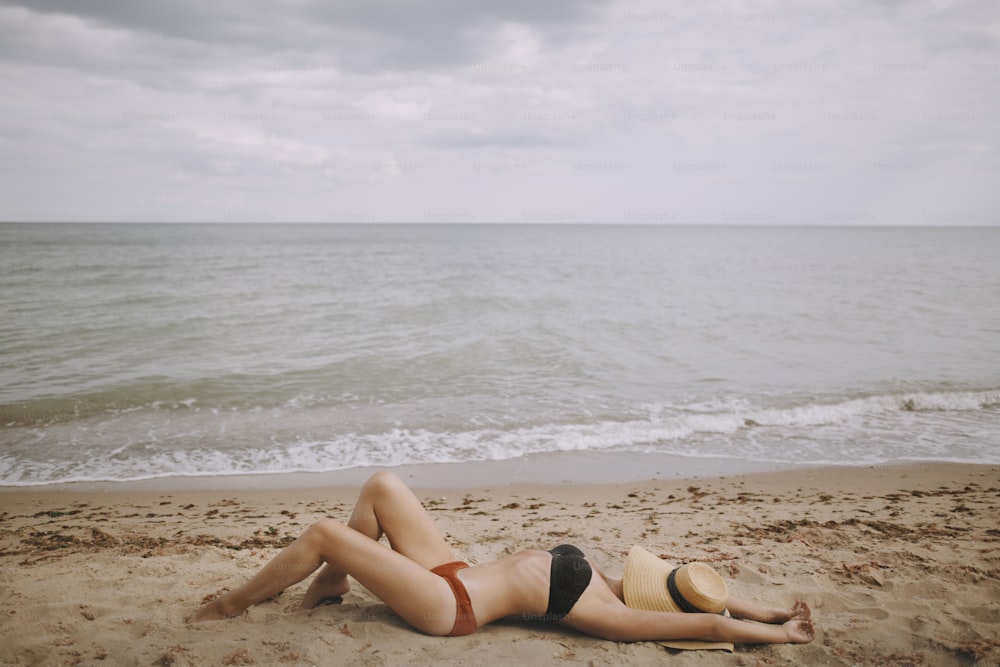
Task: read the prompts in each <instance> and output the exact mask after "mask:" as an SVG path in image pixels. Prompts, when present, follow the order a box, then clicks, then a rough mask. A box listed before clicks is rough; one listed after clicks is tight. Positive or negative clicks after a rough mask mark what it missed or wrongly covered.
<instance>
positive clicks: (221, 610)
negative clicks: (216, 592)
mask: <svg viewBox="0 0 1000 667" xmlns="http://www.w3.org/2000/svg"><path fill="white" fill-rule="evenodd" d="M225 597H226V596H225V595H220V596H219V597H217V598H215V599H214V600H211V601H209V602H206V603H205V604H203V605H202V606H201V608H200V609H199V610H198V611H196V612H195V613H193V614H191V615H190V616H188V618H187V621H188V623H202V622H204V621H221V620H222V619H224V618H233V617H235V616H239V615H240V614H241V613H242V612H243V610H239V611H236V610H232V609H230V608H229V607H228V605H226V603H225Z"/></svg>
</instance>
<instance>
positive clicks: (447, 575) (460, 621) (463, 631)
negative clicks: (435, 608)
mask: <svg viewBox="0 0 1000 667" xmlns="http://www.w3.org/2000/svg"><path fill="white" fill-rule="evenodd" d="M467 567H469V565H468V563H463V562H462V561H460V560H456V561H452V562H451V563H445V564H444V565H438V566H437V567H436V568H434V569H433V570H431V572H433V573H434V574H436V575H437V576H439V577H441V578H442V579H444V580H445V581H447V582H448V585H449V586H451V590H452V592H453V593H454V594H455V625H454V626H452V628H451V632H449V633H448V636H449V637H458V636H460V635H468V634H472V633H473V632H475V631H476V630H478V629H479V625H478V624H477V623H476V615H475V613H473V611H472V601H471V600H469V592H468V591H467V590H465V584H463V583H462V580H461V579H459V578H458V574H457V573H458V571H459V570H464V569H465V568H467Z"/></svg>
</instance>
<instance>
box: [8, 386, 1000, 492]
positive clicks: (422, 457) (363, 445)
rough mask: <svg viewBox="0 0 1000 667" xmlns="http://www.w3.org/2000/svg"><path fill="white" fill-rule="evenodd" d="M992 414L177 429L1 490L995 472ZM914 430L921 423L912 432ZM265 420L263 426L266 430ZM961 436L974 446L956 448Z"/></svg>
mask: <svg viewBox="0 0 1000 667" xmlns="http://www.w3.org/2000/svg"><path fill="white" fill-rule="evenodd" d="M183 403H185V402H181V403H179V405H183ZM188 407H190V406H188ZM997 407H1000V390H988V391H949V392H915V393H901V394H887V395H877V396H865V397H858V398H850V399H846V400H840V401H830V402H808V403H804V404H802V405H790V406H788V407H781V408H773V407H772V408H760V407H753V406H750V405H747V403H746V401H733V400H731V401H720V402H717V403H700V404H688V405H676V404H660V405H652V406H646V408H645V409H646V410H647V411H648V413H647V414H645V415H643V416H640V415H638V414H631V415H620V416H619V418H614V419H610V418H603V419H593V420H588V421H570V422H566V421H559V422H555V421H550V422H545V423H540V424H528V425H523V426H517V427H492V428H466V429H454V430H439V429H428V428H406V427H402V426H400V427H396V428H389V429H385V430H381V431H378V432H372V433H362V432H348V433H338V434H330V435H324V434H318V435H312V436H288V435H285V436H278V435H275V434H272V435H270V436H269V437H265V438H262V440H266V441H267V442H262V443H261V444H246V443H243V444H240V445H237V446H233V447H230V448H223V447H222V446H221V445H220V444H219V443H218V442H205V439H204V437H202V436H200V435H199V432H198V431H197V429H193V428H191V426H190V424H184V423H175V424H173V426H172V429H173V430H171V431H169V432H162V433H158V434H156V435H155V436H154V437H149V438H146V439H136V440H132V441H130V442H127V443H116V444H114V445H110V444H107V445H105V446H103V447H102V446H98V444H97V442H96V440H102V441H103V440H106V439H107V438H108V437H109V433H107V432H98V437H97V438H96V439H95V442H77V443H76V446H73V447H65V448H63V450H62V454H63V455H62V456H60V457H52V456H34V455H32V452H33V451H34V449H33V448H32V447H29V446H24V447H21V448H20V449H21V451H20V452H18V453H17V454H13V453H11V452H10V451H9V448H8V451H7V452H5V453H4V455H2V456H0V485H4V486H32V485H39V484H52V483H63V482H75V481H88V482H91V481H132V480H141V479H152V478H158V477H173V476H210V475H249V474H270V473H290V472H326V471H334V470H342V469H348V468H357V467H368V466H388V467H392V466H399V465H408V464H435V463H459V462H470V461H494V460H504V459H512V458H517V457H522V456H526V455H531V454H542V453H554V452H579V451H613V450H622V451H633V452H642V453H653V454H655V453H662V454H665V455H675V456H687V457H702V458H727V459H737V460H747V461H760V462H774V463H814V464H823V465H825V464H872V463H886V462H892V461H898V460H960V461H967V462H977V463H998V462H1000V452H994V451H991V450H989V449H988V448H983V447H978V448H977V447H975V446H968V445H964V444H962V441H963V440H969V441H972V442H978V441H981V440H983V439H984V438H983V437H981V436H983V435H985V434H988V433H990V432H991V430H992V429H995V414H993V411H994V410H995V409H996V408H997ZM178 409H181V408H178ZM126 416H127V415H126ZM203 416H204V415H203ZM290 417H291V418H294V415H290ZM116 418H117V419H122V418H123V415H122V414H118V415H117V416H116ZM913 419H918V420H920V421H919V423H918V424H913V423H910V422H912V420H913ZM173 421H178V420H176V419H174V420H173ZM180 421H183V420H180ZM268 421H269V418H265V419H263V420H262V422H261V423H266V422H268ZM259 426H260V424H259V423H258V424H257V425H256V426H255V428H259ZM935 429H938V430H940V431H941V435H940V436H935V435H934V433H935ZM959 431H961V432H963V433H964V434H965V435H968V436H971V437H970V438H965V439H963V438H957V439H956V437H955V433H956V432H959ZM33 432H34V434H35V435H33V436H32V437H38V435H37V434H38V432H37V430H33ZM152 432H153V431H152V430H150V433H152ZM111 437H112V440H113V435H111ZM956 440H957V442H956ZM199 441H200V444H198V443H199ZM987 441H988V438H987Z"/></svg>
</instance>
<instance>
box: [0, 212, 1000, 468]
mask: <svg viewBox="0 0 1000 667" xmlns="http://www.w3.org/2000/svg"><path fill="white" fill-rule="evenodd" d="M998 258H1000V228H923V227H887V228H859V227H810V226H802V227H747V226H732V227H708V226H705V227H698V226H690V227H685V226H655V225H622V224H606V225H600V224H593V225H544V224H511V225H503V224H498V225H486V224H276V223H274V224H270V223H269V224H238V223H229V224H29V223H24V224H3V225H0V486H4V487H30V486H37V485H52V484H62V483H67V482H93V481H105V482H124V481H129V480H150V479H154V478H189V477H196V476H244V475H269V474H280V473H292V472H322V471H337V470H349V469H361V468H369V467H380V466H386V467H397V466H408V465H431V466H435V465H447V464H455V463H470V462H475V463H485V462H499V461H511V460H527V459H530V458H531V457H538V456H545V457H547V458H546V459H545V460H546V461H549V462H550V465H556V466H558V465H559V462H560V461H562V462H564V463H565V464H566V465H567V466H570V465H573V464H574V462H577V463H578V462H580V461H591V460H592V461H595V463H594V465H595V466H600V467H602V468H606V469H607V471H608V472H609V474H610V472H611V470H612V469H613V467H614V462H615V461H616V460H619V459H620V460H623V461H624V460H635V457H642V460H645V461H652V462H660V461H662V462H663V465H669V461H677V460H685V461H688V462H694V464H696V465H698V464H699V463H704V465H705V466H706V468H711V465H712V463H713V462H729V463H732V464H734V465H737V466H739V465H741V464H752V463H756V464H764V465H768V466H772V467H775V468H783V467H787V468H793V467H797V466H803V465H807V466H826V465H838V466H841V465H846V466H872V465H884V464H894V463H904V462H908V463H912V462H918V463H919V462H925V463H934V462H964V463H986V464H1000V261H998ZM597 455H599V456H597ZM553 461H554V462H555V463H554V464H553V463H551V462H553ZM597 462H599V463H597ZM656 465H659V463H657V464H656ZM497 469H498V470H500V469H501V468H499V467H498V468H497ZM600 473H601V470H596V471H595V474H597V475H598V476H600ZM509 481H516V480H509Z"/></svg>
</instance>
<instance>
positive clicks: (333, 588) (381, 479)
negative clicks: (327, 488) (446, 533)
mask: <svg viewBox="0 0 1000 667" xmlns="http://www.w3.org/2000/svg"><path fill="white" fill-rule="evenodd" d="M347 525H348V527H349V528H352V529H354V530H356V531H358V532H359V533H361V534H362V535H365V536H367V537H369V538H371V539H373V540H378V539H379V538H381V537H382V535H383V534H384V535H385V536H386V537H387V538H388V539H389V545H390V546H391V547H392V549H393V550H394V551H398V552H399V553H401V554H403V555H404V556H406V557H407V558H409V559H410V560H413V561H415V562H417V563H418V564H420V565H422V566H423V567H424V568H425V569H428V570H430V569H432V568H434V567H437V566H438V565H441V564H442V563H447V562H448V561H451V560H454V556H453V555H452V552H451V548H450V547H449V546H448V545H447V543H446V542H445V541H444V538H443V537H441V533H440V531H439V530H438V529H437V526H435V525H434V521H433V520H432V519H431V517H430V515H429V514H428V513H427V510H425V509H424V507H423V505H421V504H420V501H419V500H417V497H416V496H415V495H413V492H412V491H411V490H410V489H409V487H407V486H406V484H404V483H403V481H402V480H401V479H399V477H398V476H396V475H395V474H393V473H390V472H384V471H383V472H378V473H375V474H374V475H372V477H371V479H369V480H368V482H367V483H365V485H364V486H363V487H362V488H361V493H360V495H359V496H358V502H357V504H356V505H355V506H354V512H352V513H351V518H350V520H349V521H348V522H347ZM350 589H351V586H350V584H349V583H348V581H347V574H346V573H345V572H344V571H343V570H342V569H341V568H339V567H337V566H336V565H333V564H328V565H327V566H326V567H324V568H323V569H322V570H321V571H320V573H319V574H318V575H317V576H316V578H315V579H314V580H313V582H312V584H310V586H309V589H308V590H307V591H306V594H305V597H303V598H302V603H301V605H300V606H301V608H302V609H311V608H313V607H315V606H316V605H319V604H322V603H323V602H326V601H328V600H330V601H335V600H336V599H337V598H339V597H341V596H342V595H344V594H346V593H347V592H348V591H349V590H350Z"/></svg>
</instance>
